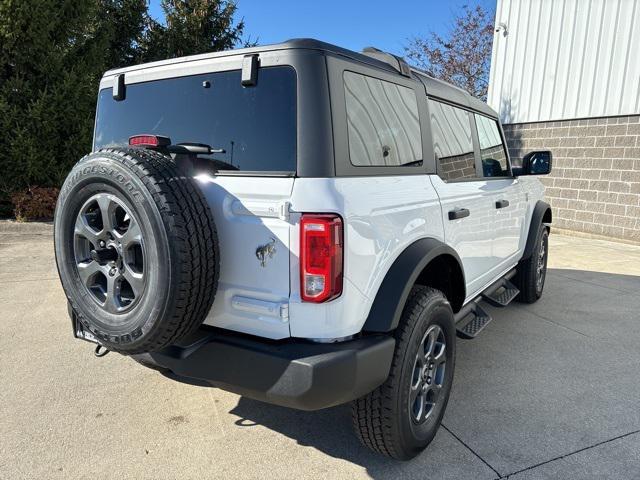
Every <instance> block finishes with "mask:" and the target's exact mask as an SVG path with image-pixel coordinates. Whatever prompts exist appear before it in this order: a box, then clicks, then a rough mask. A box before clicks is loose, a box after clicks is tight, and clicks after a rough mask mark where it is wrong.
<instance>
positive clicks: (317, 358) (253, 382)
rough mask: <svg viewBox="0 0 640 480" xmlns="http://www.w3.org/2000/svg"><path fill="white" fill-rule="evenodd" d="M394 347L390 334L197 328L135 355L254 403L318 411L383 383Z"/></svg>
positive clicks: (156, 366)
mask: <svg viewBox="0 0 640 480" xmlns="http://www.w3.org/2000/svg"><path fill="white" fill-rule="evenodd" d="M394 348H395V340H394V338H393V337H392V336H389V335H372V336H367V337H363V338H359V339H356V340H350V341H346V342H340V343H331V344H318V343H311V342H307V341H304V340H288V341H285V342H274V341H268V340H261V339H256V338H255V337H248V336H244V335H239V334H232V333H226V332H225V333H221V332H220V331H212V330H205V329H201V330H199V331H198V332H196V334H195V335H193V336H191V337H189V338H188V339H186V340H183V341H182V342H181V343H180V344H179V345H174V346H171V347H168V348H166V349H164V350H161V351H158V352H153V353H145V354H142V355H134V356H133V357H134V358H135V359H136V360H138V361H140V362H141V363H143V364H147V365H148V366H151V367H155V368H161V369H168V370H170V371H171V372H173V373H174V374H176V375H177V376H182V377H187V378H192V379H199V380H204V381H206V382H209V383H211V384H212V385H214V386H216V387H219V388H222V389H224V390H228V391H231V392H235V393H238V394H240V395H244V396H247V397H250V398H253V399H256V400H261V401H264V402H267V403H272V404H276V405H282V406H285V407H291V408H297V409H300V410H318V409H321V408H326V407H331V406H334V405H339V404H341V403H345V402H349V401H351V400H354V399H356V398H358V397H361V396H362V395H366V394H367V393H369V392H370V391H372V390H373V389H374V388H376V387H378V386H379V385H380V384H382V383H383V382H384V381H385V380H386V378H387V376H388V375H389V369H390V367H391V360H392V357H393V351H394Z"/></svg>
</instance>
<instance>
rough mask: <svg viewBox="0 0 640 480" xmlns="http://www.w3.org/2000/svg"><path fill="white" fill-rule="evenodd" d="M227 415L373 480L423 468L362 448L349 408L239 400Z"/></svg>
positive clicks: (247, 426)
mask: <svg viewBox="0 0 640 480" xmlns="http://www.w3.org/2000/svg"><path fill="white" fill-rule="evenodd" d="M229 413H231V414H233V415H236V416H238V417H240V418H239V419H238V420H237V421H236V422H235V423H236V425H237V426H239V427H246V428H250V427H252V426H254V425H256V424H259V425H262V426H264V427H267V428H269V429H271V430H274V431H277V432H279V433H281V434H282V435H286V436H287V437H289V438H292V439H294V440H296V441H297V442H298V444H299V445H301V446H306V447H313V448H316V449H318V450H320V451H321V452H323V453H324V454H326V455H330V456H331V457H334V458H339V459H343V460H347V461H349V462H352V463H355V464H357V465H361V466H363V467H365V468H366V469H367V473H368V474H369V475H371V476H372V477H374V478H391V477H396V476H400V475H402V476H403V477H404V476H405V475H407V476H409V477H411V476H412V475H410V474H408V471H410V470H416V472H417V471H418V470H421V469H422V468H424V462H409V463H407V462H399V461H395V460H391V459H389V458H386V457H383V456H381V455H378V454H376V453H374V452H372V451H370V450H368V449H367V448H365V447H364V446H362V445H361V444H360V442H359V441H358V439H357V437H356V436H355V434H354V433H353V429H352V425H351V409H350V406H349V405H340V406H337V407H333V408H328V409H325V410H319V411H317V412H303V411H298V410H292V409H288V408H284V407H278V406H275V405H270V404H266V403H263V402H259V401H256V400H251V399H249V398H245V397H241V398H240V399H239V401H238V405H237V406H236V407H234V408H233V409H232V410H231V411H230V412H229ZM423 457H428V455H423ZM301 468H302V466H301Z"/></svg>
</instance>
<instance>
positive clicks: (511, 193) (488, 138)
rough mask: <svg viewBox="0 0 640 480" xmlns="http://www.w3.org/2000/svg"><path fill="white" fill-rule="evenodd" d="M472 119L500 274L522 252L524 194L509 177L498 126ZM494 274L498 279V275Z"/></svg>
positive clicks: (491, 121) (481, 117)
mask: <svg viewBox="0 0 640 480" xmlns="http://www.w3.org/2000/svg"><path fill="white" fill-rule="evenodd" d="M474 117H475V118H474V119H475V125H476V129H477V133H478V147H479V150H480V163H481V166H482V176H483V178H484V179H485V180H486V188H487V190H488V191H491V192H492V195H493V197H492V204H493V205H492V208H493V210H494V217H495V218H494V221H493V225H494V228H493V236H494V238H493V247H492V256H493V257H494V261H495V263H496V265H497V267H498V269H501V270H504V269H507V268H509V267H510V266H512V265H513V264H515V263H516V262H517V260H518V258H519V257H520V250H521V248H523V245H521V242H520V239H521V238H522V237H523V235H524V234H525V231H524V227H525V225H524V221H525V216H526V211H527V200H526V194H525V192H524V191H523V189H522V185H520V182H519V180H518V179H517V178H514V177H513V176H512V175H511V168H510V165H509V158H508V156H507V151H506V148H505V146H504V141H503V138H502V135H501V132H500V126H499V124H498V122H497V121H496V120H495V119H493V118H489V117H486V116H484V115H480V114H477V113H476V114H474ZM494 273H495V275H498V274H500V273H501V272H494Z"/></svg>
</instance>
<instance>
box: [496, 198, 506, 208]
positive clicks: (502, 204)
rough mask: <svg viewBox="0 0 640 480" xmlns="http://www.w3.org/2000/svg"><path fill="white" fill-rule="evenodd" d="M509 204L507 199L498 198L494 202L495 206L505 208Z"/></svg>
mask: <svg viewBox="0 0 640 480" xmlns="http://www.w3.org/2000/svg"><path fill="white" fill-rule="evenodd" d="M508 206H509V200H498V201H497V202H496V208H505V207H508Z"/></svg>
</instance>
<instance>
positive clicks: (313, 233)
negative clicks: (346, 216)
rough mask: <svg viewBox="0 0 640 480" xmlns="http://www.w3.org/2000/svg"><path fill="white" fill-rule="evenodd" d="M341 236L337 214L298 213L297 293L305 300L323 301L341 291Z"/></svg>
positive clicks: (339, 220) (340, 223)
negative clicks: (298, 261)
mask: <svg viewBox="0 0 640 480" xmlns="http://www.w3.org/2000/svg"><path fill="white" fill-rule="evenodd" d="M342 239H343V233H342V219H341V218H340V217H339V216H338V215H331V214H309V213H305V214H303V215H302V218H301V220H300V294H301V296H302V300H304V301H305V302H316V303H320V302H325V301H327V300H331V299H333V298H336V297H337V296H339V295H340V294H341V293H342V245H343V243H342Z"/></svg>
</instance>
